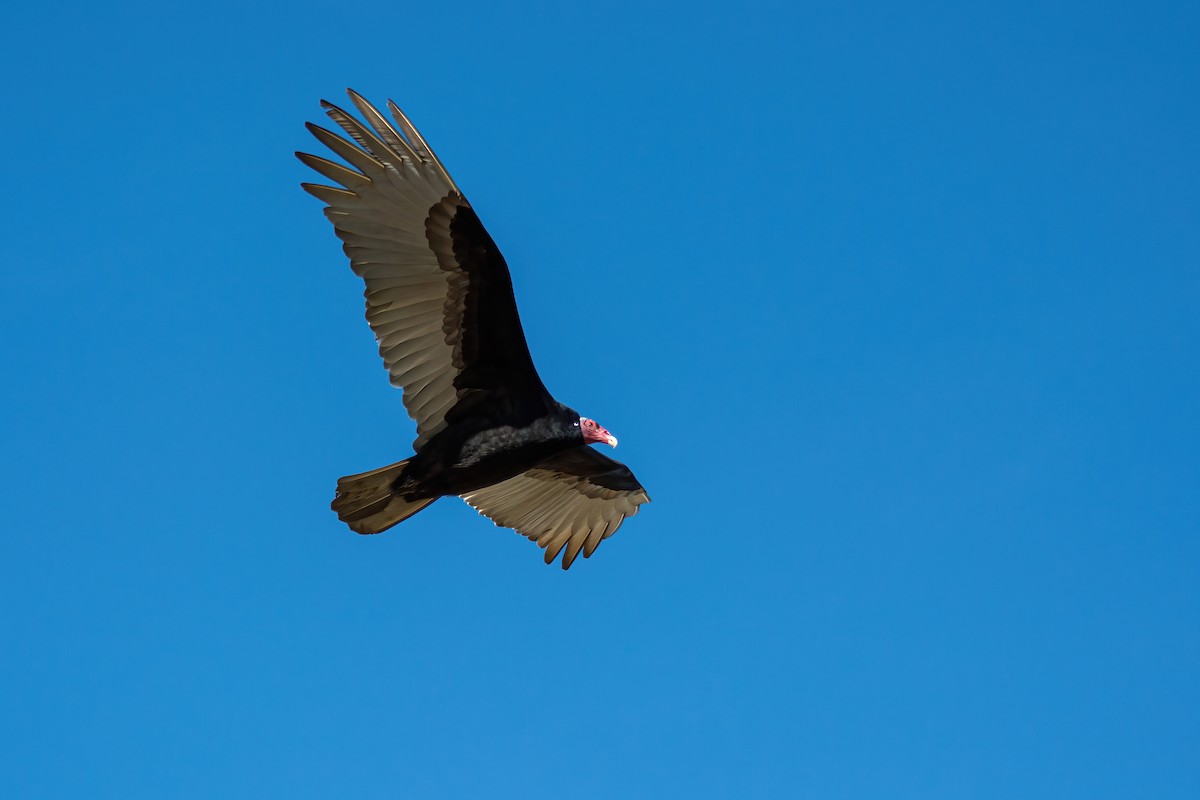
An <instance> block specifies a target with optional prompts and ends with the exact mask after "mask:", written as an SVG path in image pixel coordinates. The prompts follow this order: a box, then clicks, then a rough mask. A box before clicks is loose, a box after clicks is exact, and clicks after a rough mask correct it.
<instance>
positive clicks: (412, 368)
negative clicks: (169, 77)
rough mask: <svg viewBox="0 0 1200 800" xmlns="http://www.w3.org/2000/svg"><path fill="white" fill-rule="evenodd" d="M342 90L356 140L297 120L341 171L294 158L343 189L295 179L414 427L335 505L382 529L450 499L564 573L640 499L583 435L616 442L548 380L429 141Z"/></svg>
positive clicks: (469, 212)
mask: <svg viewBox="0 0 1200 800" xmlns="http://www.w3.org/2000/svg"><path fill="white" fill-rule="evenodd" d="M347 91H348V93H349V95H350V99H351V101H352V102H353V103H354V105H355V106H356V107H357V108H358V110H359V112H360V113H361V114H362V116H363V118H364V119H365V120H366V122H367V124H366V125H364V124H363V123H362V122H361V121H360V120H359V119H358V118H356V117H354V116H351V115H350V114H348V113H346V112H345V111H343V110H342V109H340V108H338V107H337V106H335V105H333V104H332V103H329V102H326V101H321V105H322V107H323V108H324V109H325V112H326V113H327V114H328V115H329V117H330V119H332V120H333V121H334V122H335V123H337V124H338V125H339V126H340V127H341V128H342V130H344V131H345V132H346V134H347V135H348V136H349V137H350V138H349V139H346V138H343V137H342V136H340V135H338V134H335V133H332V132H330V131H328V130H326V129H324V128H322V127H320V126H317V125H313V124H312V123H308V124H307V127H308V130H309V131H310V132H311V133H312V134H313V136H315V137H316V138H317V140H318V141H320V142H321V143H322V144H324V145H325V146H326V147H328V148H329V149H330V150H332V151H333V153H334V154H335V155H337V156H338V157H340V158H341V159H343V160H344V161H345V162H346V163H347V164H349V165H350V168H347V167H345V166H343V165H341V164H338V163H335V162H333V161H329V160H327V159H325V158H321V157H320V156H314V155H309V154H308V153H297V154H296V156H297V157H298V158H299V159H300V160H301V161H303V162H304V163H305V164H307V165H308V166H310V167H312V168H313V169H314V170H316V171H317V172H319V173H320V174H321V175H323V176H325V177H326V178H328V179H329V180H330V181H332V182H334V183H336V184H338V186H336V187H335V186H324V185H321V184H312V183H304V184H301V186H303V187H304V189H305V191H307V192H308V193H309V194H312V195H313V196H315V197H316V198H317V199H319V200H321V201H323V202H324V203H326V204H327V206H328V207H327V208H326V209H325V216H326V217H328V218H329V221H330V222H332V223H333V227H334V230H335V231H337V235H338V236H339V237H340V238H341V239H342V241H343V242H344V245H343V249H344V250H345V252H346V255H347V256H349V257H350V266H351V268H352V269H353V270H354V272H355V273H356V274H357V275H359V276H360V277H361V278H362V279H363V280H364V281H365V282H366V285H367V288H366V292H365V296H366V299H367V322H368V323H369V324H370V326H371V330H372V331H374V333H375V339H376V340H377V341H378V343H379V354H380V355H381V356H382V357H383V363H384V366H385V367H387V370H388V373H389V374H390V376H391V382H392V385H394V386H398V387H400V388H402V389H403V390H404V405H405V407H406V408H407V409H408V413H409V416H411V417H412V418H413V419H414V420H416V423H417V438H416V441H414V442H413V450H415V451H416V452H415V454H414V455H412V456H411V457H409V458H407V459H405V460H404V461H399V462H397V463H395V464H391V465H389V466H386V467H380V468H379V469H376V470H372V471H370V472H364V473H361V474H359V475H348V476H346V477H344V478H342V479H340V480H339V481H338V483H337V494H336V496H335V497H334V499H333V504H332V508H333V510H334V511H336V512H337V515H338V519H340V520H342V521H343V522H345V523H346V524H347V525H349V526H350V529H351V530H353V531H355V532H356V533H379V532H381V531H384V530H387V529H388V528H390V527H392V526H393V525H395V524H396V523H398V522H402V521H403V520H406V519H408V518H409V517H411V516H412V515H413V514H416V513H417V512H418V511H420V510H421V509H423V508H425V507H426V506H428V505H429V504H430V503H432V502H433V501H434V500H437V499H438V498H439V497H444V496H447V495H457V496H459V497H461V498H462V499H464V500H466V501H467V502H468V503H469V504H471V506H473V507H474V508H475V509H476V510H477V511H479V513H480V514H482V515H484V516H486V517H488V518H490V519H491V520H492V521H494V522H495V523H496V524H497V525H500V526H502V527H507V528H513V529H515V530H516V531H518V532H519V533H521V534H523V535H525V536H527V537H528V538H530V539H532V540H533V541H535V542H537V544H538V546H539V547H542V548H544V549H545V551H546V554H545V560H546V563H547V564H549V563H551V562H553V561H554V559H555V558H557V557H558V554H559V553H560V552H561V553H562V554H563V557H562V567H563V569H567V568H569V567H570V566H571V564H572V562H574V561H575V557H576V556H578V555H579V552H580V551H581V550H582V551H583V555H584V558H587V557H589V556H591V555H592V553H593V552H594V551H595V550H596V547H597V546H598V545H599V544H600V542H601V541H602V540H604V539H607V538H608V537H609V536H612V535H613V534H614V533H616V530H617V528H619V527H620V526H621V523H622V522H623V521H624V519H625V518H626V517H631V516H633V515H634V514H636V513H637V512H638V507H639V506H640V505H642V504H643V503H648V502H650V498H649V497H648V496H647V495H646V490H645V489H643V488H642V485H641V484H640V483H638V482H637V479H636V478H634V477H633V473H632V472H630V471H629V468H628V467H626V466H625V465H624V464H622V463H620V462H618V461H614V460H613V459H611V458H609V457H608V456H605V455H602V454H601V453H599V452H597V451H596V450H593V449H592V448H591V447H590V446H589V444H590V443H594V442H601V443H605V444H609V445H612V446H613V447H616V446H617V439H616V437H614V436H613V435H612V434H610V433H609V432H608V431H607V430H605V429H604V428H603V427H601V426H600V425H599V424H597V423H596V422H595V421H594V420H591V419H588V418H587V417H582V416H580V415H579V413H578V412H576V411H574V410H572V409H570V408H568V407H567V406H565V405H563V404H562V403H560V402H558V401H557V400H555V399H554V398H553V397H551V396H550V393H549V392H548V391H546V387H545V386H543V385H542V379H541V378H540V377H539V376H538V373H537V370H536V369H535V368H534V366H533V359H532V358H531V357H530V355H529V348H528V347H527V345H526V344H525V334H524V332H523V331H522V330H521V320H520V318H519V316H518V315H517V306H516V300H515V299H514V297H513V288H512V279H511V278H510V277H509V273H508V266H507V265H506V264H505V261H504V257H503V256H501V255H500V250H499V249H498V248H497V247H496V244H495V243H494V242H493V241H492V237H491V236H489V235H488V232H487V231H486V230H485V229H484V227H483V223H481V222H480V221H479V217H477V216H476V215H475V211H474V209H472V208H471V204H470V203H468V202H467V200H466V198H465V197H464V196H463V194H462V192H461V191H460V190H459V188H458V186H457V185H455V183H454V179H453V178H451V177H450V174H449V173H448V172H447V171H446V168H445V167H444V166H442V162H441V161H440V160H439V159H438V157H437V156H436V155H434V153H433V151H432V150H431V149H430V148H429V145H428V144H426V142H425V139H424V138H423V137H422V136H421V134H420V133H418V132H417V129H416V128H414V127H413V125H412V123H411V122H409V120H408V117H406V116H405V115H404V113H403V112H401V111H400V109H399V108H397V107H396V104H395V103H392V102H391V101H390V100H389V101H388V109H389V110H390V111H391V113H392V118H393V119H394V120H395V123H396V124H395V126H393V125H392V123H391V122H389V121H388V120H387V119H386V118H385V117H384V116H383V115H382V114H381V113H380V112H379V111H378V110H377V109H376V108H375V107H373V106H372V105H371V104H370V103H368V102H367V101H366V100H364V99H363V98H362V97H360V96H359V95H358V94H357V93H356V92H354V91H353V90H347Z"/></svg>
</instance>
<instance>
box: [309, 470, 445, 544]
mask: <svg viewBox="0 0 1200 800" xmlns="http://www.w3.org/2000/svg"><path fill="white" fill-rule="evenodd" d="M407 463H408V461H398V462H396V463H395V464H389V465H387V466H386V467H380V468H379V469H373V470H371V471H370V472H361V473H359V474H358V475H347V476H346V477H344V478H338V482H337V494H336V495H335V496H334V498H333V503H331V504H330V508H332V509H333V510H334V511H336V512H337V515H338V519H340V520H341V521H342V522H345V523H346V524H347V525H349V526H350V530H352V531H354V532H355V533H381V532H382V531H385V530H387V529H388V528H390V527H392V526H393V525H395V524H396V523H398V522H403V521H404V520H406V519H408V518H409V517H411V516H412V515H413V514H416V513H417V512H418V511H420V510H421V509H423V508H425V507H426V506H427V505H429V504H430V503H432V502H433V501H434V500H436V499H437V498H436V497H430V498H427V499H422V500H405V499H404V498H403V497H401V496H399V495H397V494H394V493H393V492H392V484H393V483H395V482H396V479H397V478H398V477H400V473H401V472H403V471H404V466H405V465H406V464H407Z"/></svg>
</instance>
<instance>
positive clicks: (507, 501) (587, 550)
mask: <svg viewBox="0 0 1200 800" xmlns="http://www.w3.org/2000/svg"><path fill="white" fill-rule="evenodd" d="M462 498H463V499H464V500H466V501H467V502H468V503H470V504H471V506H472V507H473V508H475V510H477V511H478V512H479V513H480V514H483V515H484V516H485V517H487V518H489V519H491V520H492V521H493V522H495V523H496V524H497V525H500V526H502V527H505V528H513V529H515V530H516V531H517V532H518V533H521V534H523V535H525V536H527V537H528V538H530V539H532V540H533V541H535V542H537V543H538V546H539V547H544V548H545V549H546V563H547V564H549V563H551V562H553V561H554V559H555V558H556V557H557V556H558V554H559V552H560V551H563V550H564V547H565V551H564V552H563V559H562V567H563V569H568V568H570V566H571V563H572V562H573V561H575V557H576V556H578V555H579V551H580V550H581V549H582V550H583V557H584V558H589V557H591V555H592V553H594V552H595V551H596V547H597V546H599V544H600V542H601V541H603V540H604V539H607V538H608V537H609V536H612V535H613V534H614V533H616V532H617V528H619V527H621V523H622V522H624V521H625V518H626V517H632V516H633V515H634V514H636V513H637V512H638V506H641V505H642V504H643V503H649V502H650V497H649V496H648V495H647V494H646V490H645V489H643V488H642V485H641V484H640V483H638V482H637V478H635V477H633V473H632V472H630V471H629V468H628V467H626V466H625V465H624V464H622V463H621V462H620V461H614V460H613V459H611V458H609V457H608V456H606V455H603V454H602V453H598V452H596V451H595V450H593V449H592V448H591V447H589V446H587V445H581V446H579V447H575V448H572V449H570V450H567V451H565V452H563V453H559V454H558V455H556V456H551V457H550V458H548V459H546V460H545V461H543V462H542V463H540V464H538V465H537V466H536V467H534V468H533V469H530V470H527V471H525V472H523V473H521V474H520V475H517V476H516V477H515V478H509V479H508V480H506V481H501V482H500V483H497V484H494V485H492V486H488V487H486V488H483V489H479V490H478V491H474V492H470V493H469V494H464V495H463V496H462Z"/></svg>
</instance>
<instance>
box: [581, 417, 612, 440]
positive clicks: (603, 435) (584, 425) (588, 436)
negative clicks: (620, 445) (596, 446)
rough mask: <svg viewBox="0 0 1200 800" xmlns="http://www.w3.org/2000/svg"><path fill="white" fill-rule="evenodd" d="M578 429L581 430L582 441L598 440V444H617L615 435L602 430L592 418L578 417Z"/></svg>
mask: <svg viewBox="0 0 1200 800" xmlns="http://www.w3.org/2000/svg"><path fill="white" fill-rule="evenodd" d="M579 430H580V431H582V432H583V441H585V442H587V443H588V444H591V443H592V442H599V443H600V444H610V445H612V446H613V447H616V446H617V437H615V436H613V435H612V434H611V433H609V432H608V431H606V430H604V428H603V427H602V426H601V425H600V424H599V423H598V422H596V420H594V419H588V418H587V417H580V418H579Z"/></svg>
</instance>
